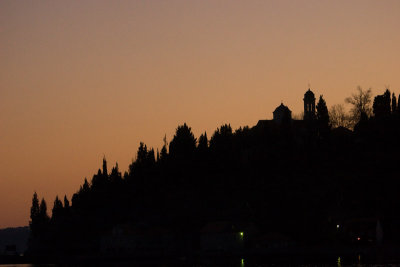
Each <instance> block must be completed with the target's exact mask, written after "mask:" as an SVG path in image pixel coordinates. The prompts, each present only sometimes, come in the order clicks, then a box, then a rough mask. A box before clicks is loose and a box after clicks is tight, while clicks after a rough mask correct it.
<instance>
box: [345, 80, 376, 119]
mask: <svg viewBox="0 0 400 267" xmlns="http://www.w3.org/2000/svg"><path fill="white" fill-rule="evenodd" d="M345 102H346V103H348V104H352V105H353V107H352V108H351V109H350V114H351V120H352V125H353V126H354V125H355V124H356V123H357V122H359V121H360V118H361V114H362V113H364V114H366V115H367V116H368V117H370V116H371V115H372V108H371V102H372V90H371V88H368V90H365V91H364V90H363V89H362V88H361V86H358V87H357V93H355V94H352V95H351V97H347V98H346V99H345Z"/></svg>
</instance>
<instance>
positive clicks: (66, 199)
mask: <svg viewBox="0 0 400 267" xmlns="http://www.w3.org/2000/svg"><path fill="white" fill-rule="evenodd" d="M64 208H65V209H69V208H70V206H69V200H68V198H67V195H65V196H64Z"/></svg>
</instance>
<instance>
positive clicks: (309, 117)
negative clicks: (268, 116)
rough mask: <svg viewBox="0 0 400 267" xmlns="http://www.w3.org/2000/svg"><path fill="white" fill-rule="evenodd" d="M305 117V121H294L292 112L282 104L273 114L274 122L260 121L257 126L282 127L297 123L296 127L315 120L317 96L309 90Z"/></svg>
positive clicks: (305, 102)
mask: <svg viewBox="0 0 400 267" xmlns="http://www.w3.org/2000/svg"><path fill="white" fill-rule="evenodd" d="M303 101H304V116H303V120H293V119H292V111H291V110H290V109H289V108H288V107H287V106H285V105H284V104H283V102H281V104H280V105H279V106H278V107H277V108H276V109H275V110H274V111H273V112H272V114H273V119H272V120H259V121H258V123H257V126H273V125H280V124H282V123H284V122H290V123H291V124H293V123H295V124H296V125H300V124H303V122H310V121H313V120H315V118H316V113H315V95H314V93H313V92H312V91H311V90H310V89H308V90H307V92H305V94H304V98H303Z"/></svg>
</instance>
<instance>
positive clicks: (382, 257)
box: [0, 246, 400, 266]
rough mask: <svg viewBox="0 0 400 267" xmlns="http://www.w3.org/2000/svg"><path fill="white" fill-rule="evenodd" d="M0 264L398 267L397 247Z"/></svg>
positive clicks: (19, 259)
mask: <svg viewBox="0 0 400 267" xmlns="http://www.w3.org/2000/svg"><path fill="white" fill-rule="evenodd" d="M0 264H12V265H15V264H16V265H19V264H33V265H35V266H37V265H47V264H52V265H54V264H55V265H85V266H87V265H92V266H93V265H102V266H270V265H278V266H293V265H294V266H303V265H317V266H320V265H323V266H349V265H354V264H357V265H358V266H362V265H368V266H370V265H380V266H381V265H391V266H393V265H394V266H397V264H400V247H388V246H382V247H357V248H356V247H352V248H350V247H347V248H327V247H326V248H322V247H302V248H286V249H276V250H272V249H271V250H268V251H251V252H250V251H248V252H242V253H234V252H229V253H228V252H197V253H193V254H191V255H179V254H170V255H157V254H150V253H149V254H147V255H144V254H141V255H139V254H130V255H128V254H125V255H121V254H119V255H117V254H114V255H111V254H108V255H104V254H99V253H93V254H92V255H75V256H66V255H64V256H63V255H57V256H56V255H47V256H44V257H33V256H0Z"/></svg>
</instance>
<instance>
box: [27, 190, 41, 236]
mask: <svg viewBox="0 0 400 267" xmlns="http://www.w3.org/2000/svg"><path fill="white" fill-rule="evenodd" d="M38 220H39V199H38V196H37V194H36V192H35V193H34V194H33V197H32V207H31V220H30V222H29V228H30V230H31V233H32V235H33V236H36V235H37V233H38V224H39V221H38Z"/></svg>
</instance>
